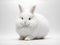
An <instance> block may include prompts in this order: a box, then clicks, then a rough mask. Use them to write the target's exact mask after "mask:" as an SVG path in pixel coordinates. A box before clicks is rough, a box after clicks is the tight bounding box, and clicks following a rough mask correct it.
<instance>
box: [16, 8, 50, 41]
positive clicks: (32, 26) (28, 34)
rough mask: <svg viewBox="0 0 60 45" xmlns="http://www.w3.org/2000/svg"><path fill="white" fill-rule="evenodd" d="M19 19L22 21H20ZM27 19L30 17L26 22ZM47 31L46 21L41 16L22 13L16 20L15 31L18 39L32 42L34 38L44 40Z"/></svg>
mask: <svg viewBox="0 0 60 45" xmlns="http://www.w3.org/2000/svg"><path fill="white" fill-rule="evenodd" d="M32 11H33V9H32ZM21 17H23V18H24V19H23V20H22V19H21ZM29 17H31V20H28V19H29ZM48 30H49V28H48V21H47V19H46V18H45V17H44V16H43V15H41V14H37V13H34V14H33V13H31V12H22V13H21V14H20V16H19V17H17V19H16V31H17V33H18V34H19V36H20V39H24V40H32V39H34V38H44V37H45V36H46V35H47V33H48Z"/></svg>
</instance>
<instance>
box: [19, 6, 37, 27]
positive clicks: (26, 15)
mask: <svg viewBox="0 0 60 45" xmlns="http://www.w3.org/2000/svg"><path fill="white" fill-rule="evenodd" d="M35 7H36V6H33V7H32V9H31V10H30V12H27V11H24V10H23V9H22V7H21V6H20V5H19V9H20V12H21V13H20V16H19V19H20V24H21V25H22V26H25V27H26V26H29V27H33V26H35V25H36V24H37V23H36V22H37V19H36V17H35V15H34V10H35Z"/></svg>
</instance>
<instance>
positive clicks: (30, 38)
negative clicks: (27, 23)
mask: <svg viewBox="0 0 60 45" xmlns="http://www.w3.org/2000/svg"><path fill="white" fill-rule="evenodd" d="M32 39H33V37H32V36H27V37H26V38H25V40H27V41H28V40H32Z"/></svg>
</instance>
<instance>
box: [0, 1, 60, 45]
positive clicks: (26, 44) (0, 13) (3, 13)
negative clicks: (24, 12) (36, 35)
mask: <svg viewBox="0 0 60 45" xmlns="http://www.w3.org/2000/svg"><path fill="white" fill-rule="evenodd" d="M18 4H20V5H21V6H22V7H23V8H25V9H27V8H30V7H32V6H33V5H36V6H37V7H36V10H35V12H37V13H40V14H43V15H44V16H45V17H46V18H47V19H48V21H49V28H50V32H49V34H48V35H47V38H46V39H43V40H33V41H21V40H18V37H19V36H18V34H17V33H16V31H15V23H16V16H18V15H19V14H20V12H19V8H18ZM59 35H60V0H0V44H1V45H4V44H7V45H9V44H15V45H17V44H21V45H34V44H35V45H45V44H46V45H48V44H49V45H59V44H60V43H59V41H60V36H59Z"/></svg>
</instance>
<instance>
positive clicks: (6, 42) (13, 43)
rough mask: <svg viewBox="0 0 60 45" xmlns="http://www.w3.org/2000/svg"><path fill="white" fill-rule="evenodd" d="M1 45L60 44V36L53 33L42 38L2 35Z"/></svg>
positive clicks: (0, 38)
mask: <svg viewBox="0 0 60 45" xmlns="http://www.w3.org/2000/svg"><path fill="white" fill-rule="evenodd" d="M0 45H60V36H59V35H58V34H52V35H49V36H48V37H46V38H45V39H40V40H30V41H25V40H18V36H16V35H15V36H14V35H2V36H1V37H0Z"/></svg>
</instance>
